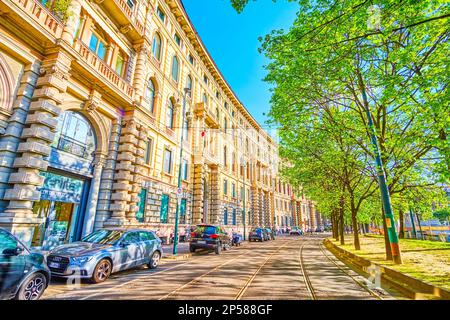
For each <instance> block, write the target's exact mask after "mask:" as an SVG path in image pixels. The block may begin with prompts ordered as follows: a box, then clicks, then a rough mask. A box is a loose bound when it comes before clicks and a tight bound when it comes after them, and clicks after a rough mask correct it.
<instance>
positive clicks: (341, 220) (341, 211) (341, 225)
mask: <svg viewBox="0 0 450 320" xmlns="http://www.w3.org/2000/svg"><path fill="white" fill-rule="evenodd" d="M339 232H340V237H341V245H344V244H345V237H344V197H343V196H341V204H340V207H339Z"/></svg>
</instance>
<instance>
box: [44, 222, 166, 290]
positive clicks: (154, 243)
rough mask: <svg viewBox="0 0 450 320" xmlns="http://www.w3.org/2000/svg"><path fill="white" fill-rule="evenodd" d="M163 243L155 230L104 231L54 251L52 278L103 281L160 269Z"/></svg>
mask: <svg viewBox="0 0 450 320" xmlns="http://www.w3.org/2000/svg"><path fill="white" fill-rule="evenodd" d="M162 253H163V251H162V248H161V240H160V239H159V238H158V237H157V236H156V234H155V233H154V232H152V231H147V230H125V229H100V230H97V231H95V232H93V233H91V234H89V235H87V236H86V237H84V238H83V239H82V240H81V241H78V242H74V243H69V244H64V245H61V246H59V247H56V248H55V249H53V250H52V251H51V252H50V253H49V255H48V257H47V264H48V267H49V268H50V271H51V273H52V276H57V277H71V276H73V277H79V278H82V279H89V280H90V281H91V282H93V283H99V282H103V281H105V280H106V279H108V277H109V276H110V275H111V273H114V272H117V271H122V270H126V269H131V268H135V267H138V266H140V265H145V264H146V265H147V266H148V267H149V268H150V269H154V268H156V267H157V266H158V264H159V261H160V259H161V257H162Z"/></svg>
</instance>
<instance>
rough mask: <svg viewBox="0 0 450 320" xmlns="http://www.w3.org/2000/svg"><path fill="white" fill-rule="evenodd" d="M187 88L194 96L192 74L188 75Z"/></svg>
mask: <svg viewBox="0 0 450 320" xmlns="http://www.w3.org/2000/svg"><path fill="white" fill-rule="evenodd" d="M186 88H187V89H189V90H190V91H191V92H190V93H188V94H189V95H190V96H191V97H192V78H191V76H187V77H186Z"/></svg>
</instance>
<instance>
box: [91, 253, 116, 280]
mask: <svg viewBox="0 0 450 320" xmlns="http://www.w3.org/2000/svg"><path fill="white" fill-rule="evenodd" d="M111 271H112V265H111V262H110V261H109V260H108V259H102V260H100V262H99V263H97V265H96V266H95V269H94V273H93V274H92V277H91V281H92V282H93V283H100V282H103V281H105V280H106V279H108V278H109V276H110V275H111Z"/></svg>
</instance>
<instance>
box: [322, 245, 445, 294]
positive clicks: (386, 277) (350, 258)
mask: <svg viewBox="0 0 450 320" xmlns="http://www.w3.org/2000/svg"><path fill="white" fill-rule="evenodd" d="M323 243H324V245H325V247H326V248H327V249H328V250H330V251H331V252H332V253H333V254H334V255H335V256H336V257H337V258H339V259H340V260H342V261H343V262H344V263H347V264H350V265H352V266H353V267H355V268H356V269H358V271H360V272H361V273H363V274H364V275H366V276H368V275H369V270H368V269H369V268H370V267H372V268H373V267H374V266H375V267H376V269H377V270H379V271H380V272H381V283H382V284H383V283H384V284H387V285H389V286H391V287H393V288H395V289H396V290H398V291H400V292H401V293H402V294H404V295H405V296H406V297H407V298H410V299H413V300H428V299H430V298H431V299H436V298H437V299H442V300H450V291H448V290H446V289H443V288H440V287H436V286H434V285H432V284H430V283H427V282H424V281H421V280H418V279H416V278H413V277H411V276H408V275H406V274H404V273H401V272H399V271H396V270H393V269H391V268H388V267H386V266H383V265H380V264H377V263H374V262H372V261H370V260H367V259H365V258H362V257H360V256H358V255H356V254H354V253H351V252H350V251H347V250H345V249H342V248H340V247H338V246H337V245H335V244H334V243H332V242H331V241H330V240H329V239H325V240H324V241H323Z"/></svg>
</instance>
